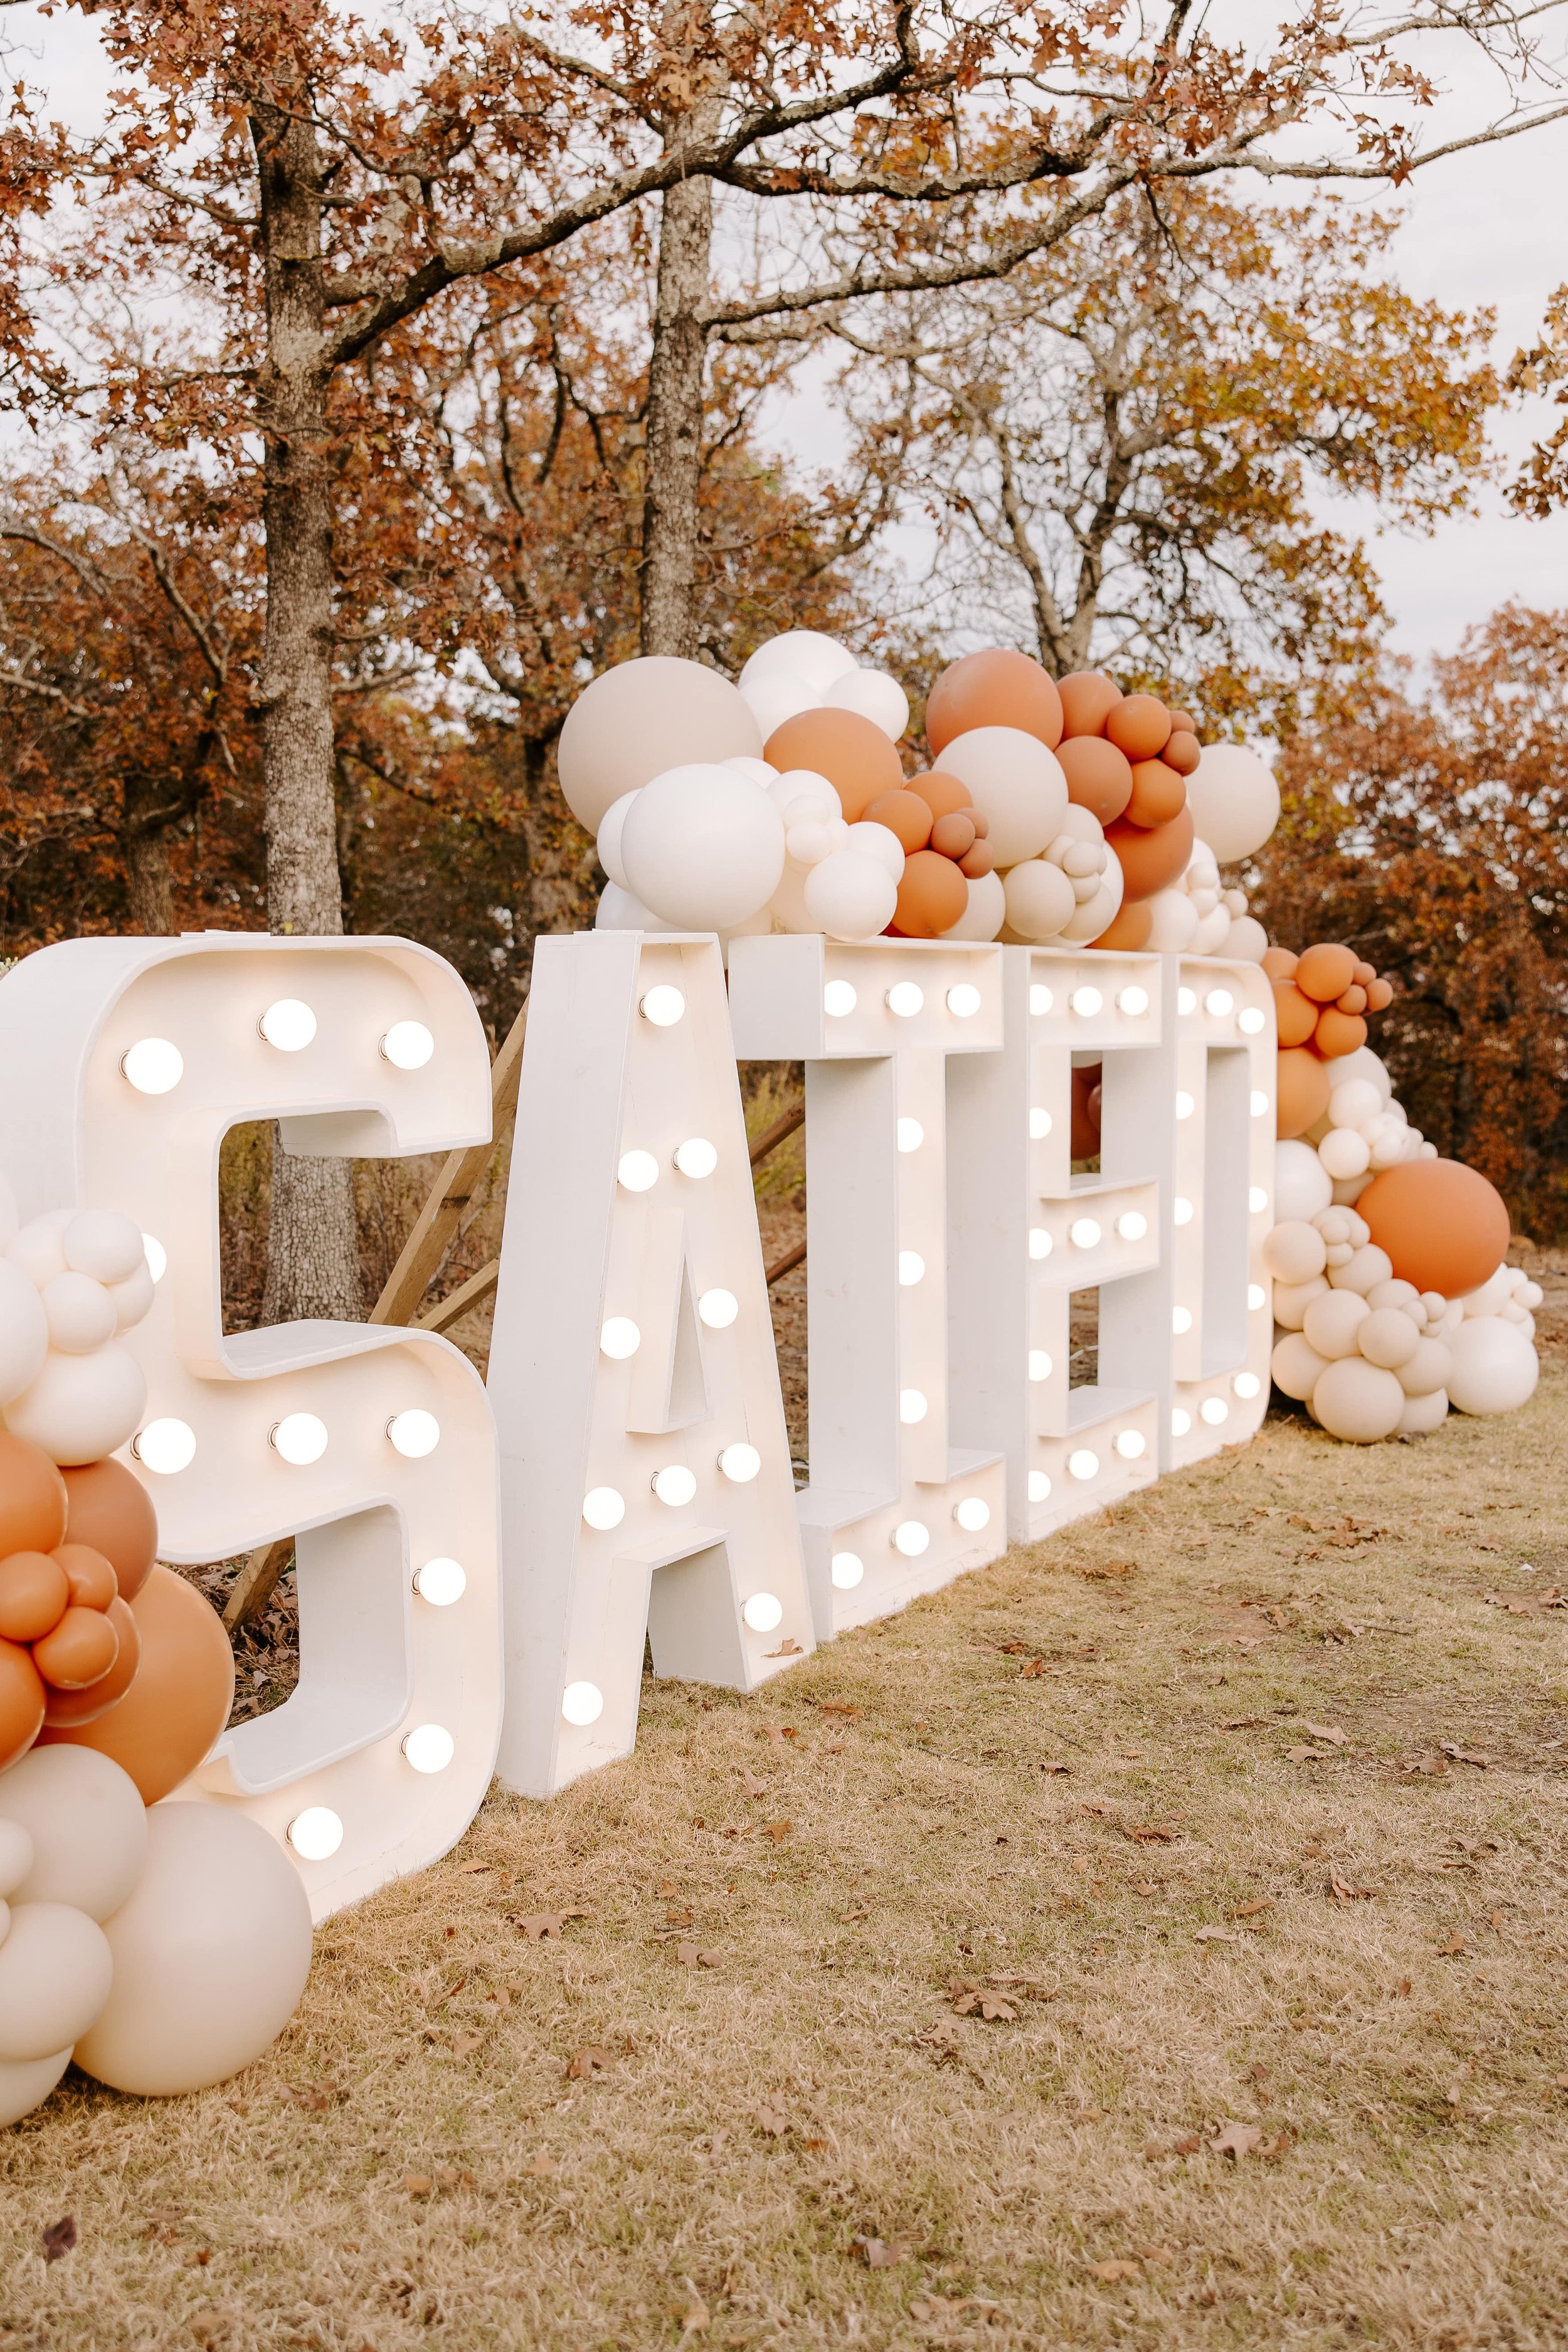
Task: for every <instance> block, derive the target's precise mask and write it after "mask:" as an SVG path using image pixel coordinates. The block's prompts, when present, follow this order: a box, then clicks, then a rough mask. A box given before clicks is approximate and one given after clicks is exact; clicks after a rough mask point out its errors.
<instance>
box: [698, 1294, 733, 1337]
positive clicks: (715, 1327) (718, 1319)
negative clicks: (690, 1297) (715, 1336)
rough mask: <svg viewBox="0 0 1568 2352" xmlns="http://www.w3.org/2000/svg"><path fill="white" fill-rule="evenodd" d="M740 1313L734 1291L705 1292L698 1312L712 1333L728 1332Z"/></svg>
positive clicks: (699, 1302) (700, 1300) (699, 1301)
mask: <svg viewBox="0 0 1568 2352" xmlns="http://www.w3.org/2000/svg"><path fill="white" fill-rule="evenodd" d="M740 1311H741V1305H740V1301H739V1299H738V1298H737V1297H735V1294H734V1292H733V1291H732V1290H705V1291H704V1292H703V1293H702V1296H701V1297H700V1299H699V1300H698V1302H697V1312H698V1314H699V1315H700V1317H701V1318H702V1320H703V1322H704V1323H706V1324H707V1326H708V1328H709V1329H710V1331H727V1330H728V1329H729V1328H730V1326H731V1323H732V1322H733V1321H734V1319H735V1318H736V1316H737V1315H738V1314H739V1313H740Z"/></svg>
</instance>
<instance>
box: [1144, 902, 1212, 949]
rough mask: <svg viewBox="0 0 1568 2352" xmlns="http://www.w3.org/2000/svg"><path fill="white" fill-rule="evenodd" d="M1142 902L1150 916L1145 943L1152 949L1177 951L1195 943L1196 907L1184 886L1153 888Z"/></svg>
mask: <svg viewBox="0 0 1568 2352" xmlns="http://www.w3.org/2000/svg"><path fill="white" fill-rule="evenodd" d="M1144 903H1145V905H1146V906H1147V907H1148V909H1149V913H1150V918H1151V920H1150V927H1149V940H1148V945H1149V948H1150V950H1151V951H1152V952H1155V953H1159V954H1163V955H1181V954H1183V953H1184V951H1185V950H1187V949H1188V948H1193V947H1194V946H1195V937H1194V935H1195V933H1196V931H1197V928H1198V910H1197V908H1195V907H1194V904H1193V902H1192V900H1191V899H1190V898H1188V897H1187V894H1186V892H1185V891H1184V890H1156V891H1155V892H1154V893H1153V895H1152V897H1151V898H1148V899H1146V900H1145V902H1144ZM1199 952H1201V950H1199Z"/></svg>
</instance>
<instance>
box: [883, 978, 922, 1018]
mask: <svg viewBox="0 0 1568 2352" xmlns="http://www.w3.org/2000/svg"><path fill="white" fill-rule="evenodd" d="M925 1001H926V999H925V991H924V989H923V988H921V987H919V986H917V984H916V983H915V982H914V981H912V980H896V981H895V982H893V985H892V986H891V988H889V991H888V1010H889V1013H897V1014H898V1016H899V1019H900V1021H912V1020H913V1019H914V1017H915V1014H916V1013H918V1012H919V1011H920V1009H921V1005H922V1004H923V1003H925Z"/></svg>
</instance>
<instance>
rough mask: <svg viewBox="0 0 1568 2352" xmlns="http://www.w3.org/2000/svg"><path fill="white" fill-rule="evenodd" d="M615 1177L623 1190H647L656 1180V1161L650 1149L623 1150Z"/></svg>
mask: <svg viewBox="0 0 1568 2352" xmlns="http://www.w3.org/2000/svg"><path fill="white" fill-rule="evenodd" d="M616 1181H618V1183H619V1184H620V1185H621V1187H622V1189H623V1191H625V1192H648V1191H650V1190H651V1188H652V1187H653V1186H654V1185H655V1184H657V1183H658V1160H656V1159H655V1158H654V1156H653V1154H652V1152H651V1151H623V1152H622V1154H621V1157H620V1161H619V1164H618V1166H617V1167H616Z"/></svg>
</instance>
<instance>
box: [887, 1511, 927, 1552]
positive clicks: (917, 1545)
mask: <svg viewBox="0 0 1568 2352" xmlns="http://www.w3.org/2000/svg"><path fill="white" fill-rule="evenodd" d="M930 1542H931V1529H930V1528H928V1527H922V1525H921V1522H920V1520H919V1519H900V1522H899V1524H898V1526H897V1527H896V1528H894V1529H893V1549H894V1550H895V1551H901V1552H902V1553H903V1556H904V1558H905V1559H919V1558H920V1556H921V1552H922V1551H924V1550H925V1549H927V1547H928V1546H929V1545H930Z"/></svg>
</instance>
